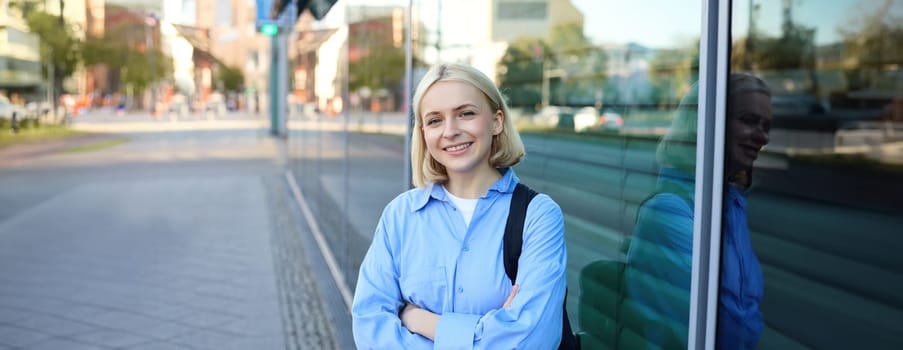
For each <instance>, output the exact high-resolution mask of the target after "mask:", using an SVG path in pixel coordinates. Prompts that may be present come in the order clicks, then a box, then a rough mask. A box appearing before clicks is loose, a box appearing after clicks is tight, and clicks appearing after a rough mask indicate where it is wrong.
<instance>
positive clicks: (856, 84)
mask: <svg viewBox="0 0 903 350" xmlns="http://www.w3.org/2000/svg"><path fill="white" fill-rule="evenodd" d="M891 6H893V1H890V0H885V2H884V4H883V5H882V6H880V7H877V8H876V9H875V11H874V12H872V13H867V14H864V15H863V16H861V18H862V20H861V22H860V23H855V22H854V23H852V24H851V25H848V26H844V27H840V28H838V32H839V33H840V35H841V37H842V38H843V43H844V45H845V48H846V50H845V54H846V57H845V58H846V60H845V61H846V62H849V65H850V68H852V69H851V70H849V71H848V72H847V80H848V81H849V82H850V89H852V90H857V89H863V88H883V89H887V90H894V89H895V88H898V87H895V86H894V84H895V83H896V84H899V79H893V78H889V76H891V75H892V74H891V73H890V72H895V71H896V72H899V68H898V65H899V63H900V62H903V18H900V17H896V16H894V15H893V11H891ZM847 28H851V29H847ZM898 76H899V75H898ZM882 77H884V78H882ZM895 80H896V82H895ZM882 84H883V85H887V86H880V85H882Z"/></svg>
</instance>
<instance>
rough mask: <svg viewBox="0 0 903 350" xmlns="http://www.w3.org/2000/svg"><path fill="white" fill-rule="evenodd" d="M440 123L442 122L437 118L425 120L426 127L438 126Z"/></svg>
mask: <svg viewBox="0 0 903 350" xmlns="http://www.w3.org/2000/svg"><path fill="white" fill-rule="evenodd" d="M440 121H442V120H441V119H439V118H430V119H427V120H426V125H435V124H438V123H439V122H440Z"/></svg>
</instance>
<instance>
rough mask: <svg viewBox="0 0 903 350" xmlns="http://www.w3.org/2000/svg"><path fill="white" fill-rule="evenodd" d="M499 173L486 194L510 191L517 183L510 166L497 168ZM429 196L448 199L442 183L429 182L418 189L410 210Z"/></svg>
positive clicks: (426, 201)
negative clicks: (499, 175) (500, 175)
mask: <svg viewBox="0 0 903 350" xmlns="http://www.w3.org/2000/svg"><path fill="white" fill-rule="evenodd" d="M498 171H499V173H501V174H502V177H501V178H500V179H498V181H496V182H495V183H494V184H492V186H489V191H487V195H488V194H489V193H491V192H493V191H495V192H499V193H510V192H513V191H514V187H515V186H517V183H518V182H520V179H519V178H518V177H517V175H514V170H513V169H511V168H499V169H498ZM430 198H434V199H436V200H440V201H443V202H444V201H448V195H447V194H446V193H445V189H444V187H443V185H442V184H436V183H429V184H427V186H426V188H424V189H423V190H421V191H419V192H418V193H417V196H416V197H415V198H414V205H413V206H412V207H411V211H412V212H415V211H418V210H420V209H423V207H425V206H426V204H427V203H429V201H430Z"/></svg>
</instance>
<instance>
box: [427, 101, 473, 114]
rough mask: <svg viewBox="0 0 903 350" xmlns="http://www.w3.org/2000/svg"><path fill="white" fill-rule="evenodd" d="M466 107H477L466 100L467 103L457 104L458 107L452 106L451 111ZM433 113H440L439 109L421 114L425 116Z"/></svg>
mask: <svg viewBox="0 0 903 350" xmlns="http://www.w3.org/2000/svg"><path fill="white" fill-rule="evenodd" d="M468 107H471V108H477V105H475V104H473V103H470V102H467V103H464V104H462V105H460V106H458V107H455V108H452V110H453V111H460V110H462V109H464V108H468ZM434 114H441V113H439V111H429V112H426V113H424V114H423V116H424V117H427V116H430V115H434Z"/></svg>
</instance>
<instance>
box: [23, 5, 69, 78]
mask: <svg viewBox="0 0 903 350" xmlns="http://www.w3.org/2000/svg"><path fill="white" fill-rule="evenodd" d="M26 22H27V23H28V29H29V30H30V31H31V32H32V33H35V34H36V35H37V36H38V38H39V39H40V41H41V48H40V49H41V62H42V63H43V64H44V75H45V76H46V75H47V64H49V63H53V65H54V70H55V72H56V74H55V75H56V76H57V77H66V76H69V75H72V73H73V72H75V69H76V68H77V67H78V64H79V63H80V60H81V49H82V45H81V44H82V43H81V42H80V41H79V40H78V39H76V38H75V34H74V33H73V31H72V28H71V27H69V26H68V25H61V23H60V18H59V17H57V16H53V15H51V14H48V13H46V12H43V11H36V10H34V11H30V12H29V13H28V15H27V17H26Z"/></svg>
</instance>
